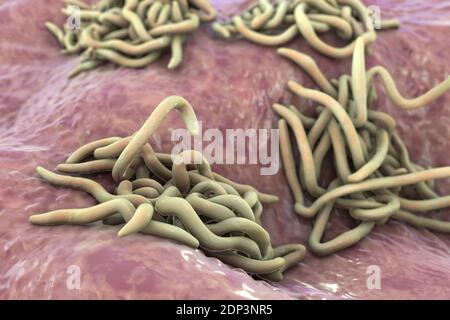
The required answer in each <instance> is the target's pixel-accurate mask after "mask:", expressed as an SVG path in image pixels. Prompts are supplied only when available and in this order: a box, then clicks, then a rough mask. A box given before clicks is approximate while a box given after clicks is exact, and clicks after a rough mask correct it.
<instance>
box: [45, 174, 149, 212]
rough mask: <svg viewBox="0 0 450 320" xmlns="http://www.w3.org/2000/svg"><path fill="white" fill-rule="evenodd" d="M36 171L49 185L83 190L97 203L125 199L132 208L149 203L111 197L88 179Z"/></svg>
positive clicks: (131, 196)
mask: <svg viewBox="0 0 450 320" xmlns="http://www.w3.org/2000/svg"><path fill="white" fill-rule="evenodd" d="M36 171H37V173H38V174H39V175H40V176H41V177H42V178H43V179H45V180H47V181H48V182H49V183H51V184H53V185H56V186H61V187H69V188H74V189H80V190H83V191H85V192H87V193H89V194H90V195H92V196H93V197H94V198H95V199H96V200H97V201H98V202H99V203H103V202H106V201H109V200H113V199H116V198H125V199H127V200H128V201H130V202H131V203H132V204H133V205H134V206H139V205H141V204H143V203H149V201H148V200H147V199H146V198H144V197H142V196H139V195H135V194H130V195H124V196H120V197H118V196H115V195H112V194H110V193H109V192H107V191H106V190H105V189H104V188H103V187H102V186H101V185H100V184H99V183H97V182H95V181H93V180H90V179H85V178H78V177H71V176H63V175H59V174H56V173H54V172H51V171H49V170H47V169H44V168H42V167H37V168H36Z"/></svg>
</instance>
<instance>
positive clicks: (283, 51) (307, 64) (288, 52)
mask: <svg viewBox="0 0 450 320" xmlns="http://www.w3.org/2000/svg"><path fill="white" fill-rule="evenodd" d="M277 52H278V54H279V55H281V56H283V57H285V58H288V59H289V60H291V61H293V62H295V63H296V64H297V65H298V66H300V67H301V68H302V69H303V70H304V71H306V73H307V74H308V75H309V76H310V77H311V79H313V80H314V82H315V83H316V84H317V85H318V86H319V87H320V89H322V90H323V91H324V92H326V93H327V94H329V95H330V96H333V97H335V96H337V92H336V89H335V88H334V87H333V85H332V84H331V83H330V82H329V81H328V80H327V78H326V77H325V75H324V74H323V73H322V71H321V70H320V69H319V67H318V66H317V63H316V62H315V61H314V59H313V58H311V57H310V56H308V55H306V54H303V53H301V52H298V51H296V50H292V49H288V48H280V49H278V51H277Z"/></svg>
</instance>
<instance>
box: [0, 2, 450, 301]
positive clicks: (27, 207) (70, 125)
mask: <svg viewBox="0 0 450 320" xmlns="http://www.w3.org/2000/svg"><path fill="white" fill-rule="evenodd" d="M250 2H252V1H251V0H250V1H238V0H232V1H230V0H226V1H225V0H215V1H212V3H213V5H214V6H215V8H217V10H218V12H219V15H220V19H225V18H227V17H231V16H232V15H233V14H236V13H238V12H239V11H240V10H241V9H243V8H244V7H245V5H246V4H249V3H250ZM366 3H368V4H376V5H378V6H380V7H381V12H382V17H383V18H390V17H396V18H398V19H400V21H401V22H402V27H401V29H399V30H393V31H385V32H380V33H379V34H378V35H379V36H378V40H377V43H376V45H375V46H374V52H373V54H372V55H369V56H368V57H367V64H368V66H373V65H378V64H379V65H383V66H385V67H386V68H387V69H388V70H390V72H392V74H393V76H394V78H395V79H396V80H397V84H398V87H399V90H400V91H401V92H402V93H403V94H404V95H405V96H408V97H412V96H417V95H419V94H420V93H423V92H425V91H426V90H428V89H429V88H431V87H432V86H434V85H436V84H437V83H439V82H440V81H442V80H444V79H445V78H446V77H447V76H448V75H449V74H450V63H449V61H450V42H449V41H448V33H449V32H450V22H449V21H450V3H449V2H448V1H446V0H435V1H433V0H431V1H421V0H407V1H406V0H404V1H387V0H371V1H367V2H366ZM62 6H63V3H62V1H57V0H47V1H43V0H40V1H36V0H34V1H31V0H15V1H12V0H11V1H8V0H3V1H0V26H1V28H0V181H2V183H1V184H0V298H1V299H31V298H32V299H342V298H344V299H348V298H352V299H389V298H394V299H395V298H397V299H416V298H425V299H433V298H447V299H448V298H450V238H449V236H448V235H442V234H436V233H431V232H429V231H426V230H419V229H414V228H412V227H409V226H407V225H405V224H402V223H398V222H394V221H389V222H388V223H387V224H385V225H381V226H376V227H375V229H374V231H373V232H372V233H371V234H370V236H369V237H367V238H366V239H364V240H363V241H361V242H360V243H359V244H358V245H356V246H354V247H352V248H350V249H347V250H344V251H341V252H339V253H338V254H334V255H331V256H329V257H326V258H318V257H315V256H313V255H312V254H310V253H308V254H307V256H306V258H305V259H304V261H303V262H302V263H301V264H299V265H298V266H296V267H294V268H292V269H291V270H290V271H288V272H287V273H286V275H285V279H284V280H283V281H282V282H280V283H276V284H269V283H266V282H263V281H256V280H254V279H252V278H251V277H250V276H249V275H247V274H246V273H244V272H243V271H241V270H236V269H233V268H232V267H230V266H227V265H225V264H223V263H221V262H220V261H218V260H217V259H214V258H209V257H206V256H205V255H204V254H203V253H202V251H201V250H193V249H190V248H188V247H185V246H183V245H179V244H176V243H174V242H171V241H168V240H165V239H160V238H156V237H152V236H144V235H134V236H130V237H126V238H123V239H119V238H118V237H117V235H116V233H117V231H118V227H110V226H104V225H101V224H93V225H89V226H59V227H39V226H33V225H30V224H29V223H28V221H27V219H28V217H29V216H30V215H31V214H34V213H40V212H46V211H50V210H55V209H59V208H81V207H87V206H91V205H93V204H94V203H95V202H94V200H93V199H92V198H91V197H90V196H88V195H87V194H85V193H84V192H80V191H74V190H69V189H63V188H55V187H53V186H51V185H49V184H47V183H45V182H43V181H41V179H39V178H38V177H37V174H36V172H35V168H36V166H37V165H41V166H44V167H46V168H48V169H54V168H55V166H56V165H57V164H58V163H61V162H63V161H65V159H66V157H67V156H68V155H69V154H70V153H71V152H72V151H73V150H74V149H76V148H77V147H78V146H80V145H82V144H85V143H87V142H90V141H93V140H96V139H99V138H103V137H109V136H127V135H129V134H131V133H133V132H134V131H136V130H137V129H138V128H139V127H140V126H141V125H142V123H143V122H144V121H145V119H146V118H147V117H148V115H149V114H150V113H151V111H152V110H153V108H154V107H155V106H156V105H157V104H158V103H159V102H160V101H161V100H163V99H164V98H165V97H167V96H169V95H175V94H176V95H181V96H183V97H185V98H186V99H188V100H189V101H190V102H191V103H192V105H193V106H194V108H195V110H196V112H197V115H198V118H199V120H201V121H202V122H203V126H204V129H206V128H219V129H222V130H224V129H225V128H242V129H246V128H275V127H276V126H277V117H276V115H275V113H274V112H273V111H272V110H271V105H272V104H273V103H276V102H280V101H281V102H284V103H290V102H294V103H295V104H296V105H297V106H298V107H299V108H300V109H301V110H306V109H307V108H310V107H311V106H313V105H312V103H311V102H308V101H303V100H301V101H299V100H298V99H294V98H293V96H292V95H291V94H290V93H288V91H287V86H286V83H287V81H288V80H296V81H298V82H300V83H302V84H303V85H305V86H307V87H313V83H312V82H311V81H310V80H309V78H307V76H306V75H305V74H304V73H303V72H302V71H301V70H300V69H299V68H296V67H294V66H293V64H291V63H290V62H288V61H286V60H284V59H283V58H281V57H279V56H278V55H277V53H276V50H275V49H273V48H267V47H261V46H257V45H254V44H251V43H249V42H247V41H234V42H225V41H220V40H218V39H215V38H214V37H213V36H212V34H211V32H210V29H209V26H208V25H205V26H203V27H202V28H201V29H200V30H199V31H197V32H196V33H195V34H194V35H193V36H191V37H189V40H188V41H187V43H186V46H185V50H184V53H185V57H184V61H183V64H182V66H181V67H180V68H179V69H177V70H176V71H169V70H167V69H166V65H167V63H168V60H169V55H164V56H163V58H162V59H161V60H160V61H158V62H157V63H154V64H152V65H151V66H149V67H147V68H145V69H141V70H130V69H125V68H117V67H114V66H111V65H108V66H105V67H101V68H99V69H96V70H95V71H91V72H88V73H85V74H82V75H80V76H78V77H77V78H75V79H74V80H68V79H67V75H68V73H69V71H70V70H71V69H72V68H74V67H75V66H76V65H77V63H78V57H77V56H65V55H62V54H61V53H60V47H59V45H58V43H57V41H56V40H55V39H54V37H53V36H52V35H51V34H50V33H49V32H48V31H47V30H46V28H45V26H44V23H45V22H46V21H53V22H56V23H58V24H60V25H61V24H62V23H63V22H64V17H63V16H62V15H61V14H60V9H61V8H62ZM290 47H292V48H296V49H299V50H301V51H302V52H305V53H307V54H310V55H312V56H313V57H314V58H315V59H316V60H317V63H318V64H319V66H320V67H321V68H322V70H324V72H325V73H326V75H327V76H328V77H329V78H333V77H337V76H339V75H341V74H343V73H349V72H350V70H351V68H350V66H351V61H350V60H351V59H346V60H339V61H337V60H333V59H329V58H326V57H323V56H321V55H320V54H318V53H316V52H315V51H314V50H312V49H311V48H310V47H309V46H308V44H307V43H305V41H303V40H301V39H297V40H295V41H293V42H292V43H291V44H290ZM449 105H450V94H447V95H445V96H444V97H442V98H440V99H439V100H438V101H436V102H434V103H432V104H430V105H429V106H427V107H426V108H422V109H418V110H413V111H406V110H401V109H399V108H396V107H395V106H393V105H392V104H391V103H390V102H389V101H388V100H387V99H386V97H385V95H384V94H383V93H381V92H380V100H379V102H378V104H377V108H378V109H379V110H383V111H387V112H389V113H390V114H391V115H393V116H394V117H395V119H396V120H397V122H398V129H399V132H400V134H401V136H402V137H403V138H404V140H405V141H406V143H407V145H408V147H409V148H410V150H411V155H412V159H413V160H414V161H415V162H417V163H419V164H421V165H423V166H449V165H450V160H449V147H450V140H449V137H450V108H449V107H448V106H449ZM181 126H182V123H181V120H180V118H179V117H178V116H176V115H171V116H170V117H169V119H168V120H167V121H166V122H165V125H164V126H162V127H161V128H160V129H159V130H158V132H157V134H155V135H154V137H153V138H152V140H151V143H152V145H153V147H154V149H156V150H158V151H170V149H171V146H172V143H171V142H170V130H171V129H174V128H179V127H181ZM214 169H215V170H216V171H218V172H220V173H222V174H224V175H226V176H227V177H229V178H231V179H234V180H236V181H239V182H244V183H249V184H252V185H254V186H256V187H257V188H258V189H259V190H261V191H265V192H270V193H274V194H277V195H278V196H279V197H280V201H279V202H278V203H277V204H272V205H268V206H265V209H264V212H263V223H264V226H265V227H266V228H267V229H268V230H269V232H270V234H271V236H272V240H273V243H274V244H276V245H279V244H284V243H291V242H296V243H306V239H307V237H308V234H309V231H310V229H311V222H310V221H307V220H303V219H300V218H298V216H296V214H295V213H294V210H293V200H292V197H291V195H290V192H289V188H288V187H287V182H286V179H285V177H284V173H283V172H282V170H280V172H279V173H278V174H277V175H275V176H261V175H260V174H259V167H258V166H257V165H248V166H245V165H217V166H214ZM102 181H103V183H104V184H105V186H107V187H108V189H109V190H110V191H112V190H113V184H112V181H111V179H107V178H103V177H102ZM437 186H438V191H439V193H440V194H443V195H444V194H450V184H449V180H448V179H447V180H446V181H440V182H439V183H438V184H437ZM435 216H436V217H440V218H442V219H447V220H448V219H449V211H448V210H444V211H442V212H439V213H436V214H435ZM334 217H335V219H333V220H332V223H331V224H330V227H329V229H330V230H329V232H328V234H327V237H331V236H333V235H336V234H337V233H339V232H341V231H342V230H344V228H348V227H351V226H352V222H351V221H350V220H348V219H346V216H345V214H340V213H337V214H335V215H334ZM373 265H375V266H378V267H379V268H380V271H381V288H380V289H369V288H368V287H367V279H368V276H369V275H368V273H367V270H368V267H369V266H373ZM71 266H78V267H79V270H80V272H81V286H80V289H74V290H71V289H70V288H68V286H67V279H68V277H69V275H68V273H67V270H68V268H70V267H71Z"/></svg>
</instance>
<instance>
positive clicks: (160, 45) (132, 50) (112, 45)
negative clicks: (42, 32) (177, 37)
mask: <svg viewBox="0 0 450 320" xmlns="http://www.w3.org/2000/svg"><path fill="white" fill-rule="evenodd" d="M89 30H90V29H89V27H88V28H86V29H84V30H83V33H82V37H81V41H82V43H84V44H85V45H86V46H89V47H93V48H102V49H110V50H117V51H119V52H122V53H125V54H127V55H130V56H141V55H143V54H147V53H149V52H151V51H158V50H161V49H164V48H166V47H168V46H169V45H170V42H171V37H170V36H164V37H161V38H158V39H152V40H149V41H146V42H144V43H141V44H138V45H133V44H130V43H128V42H126V41H123V40H117V39H113V40H106V41H98V40H95V39H94V38H92V37H91V36H90V35H89Z"/></svg>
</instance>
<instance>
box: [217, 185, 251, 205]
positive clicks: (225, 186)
mask: <svg viewBox="0 0 450 320" xmlns="http://www.w3.org/2000/svg"><path fill="white" fill-rule="evenodd" d="M217 183H218V184H219V185H221V186H222V187H223V188H224V189H225V191H226V192H227V193H228V194H232V195H235V196H239V195H240V194H239V192H237V191H236V189H234V188H233V187H232V186H230V185H229V184H226V183H223V182H217ZM249 193H252V194H255V195H256V199H258V194H257V193H256V192H255V191H248V192H246V193H245V194H244V199H245V195H246V194H249ZM246 201H247V200H246Z"/></svg>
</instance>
